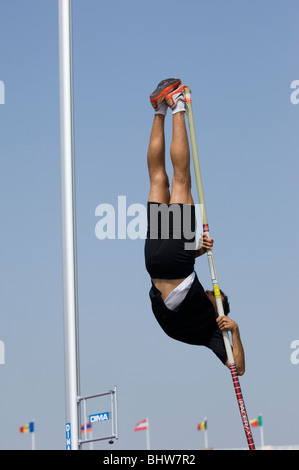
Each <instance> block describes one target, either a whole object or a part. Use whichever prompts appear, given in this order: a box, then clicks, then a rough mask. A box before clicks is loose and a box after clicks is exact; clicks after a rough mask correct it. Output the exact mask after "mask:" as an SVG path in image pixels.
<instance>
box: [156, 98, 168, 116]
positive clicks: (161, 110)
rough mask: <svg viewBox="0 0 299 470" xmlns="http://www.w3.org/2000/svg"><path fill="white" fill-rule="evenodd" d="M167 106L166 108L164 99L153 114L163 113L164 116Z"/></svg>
mask: <svg viewBox="0 0 299 470" xmlns="http://www.w3.org/2000/svg"><path fill="white" fill-rule="evenodd" d="M167 108H168V106H167V104H166V103H165V101H163V103H162V104H161V105H160V106H159V108H158V109H156V111H155V114H164V116H166V113H167Z"/></svg>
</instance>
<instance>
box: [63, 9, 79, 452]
mask: <svg viewBox="0 0 299 470" xmlns="http://www.w3.org/2000/svg"><path fill="white" fill-rule="evenodd" d="M71 7H72V2H71V0H58V28H59V84H60V134H61V136H60V140H61V143H60V147H61V209H62V250H63V294H64V348H65V398H66V448H67V449H70V450H77V449H78V438H79V405H78V396H79V352H78V326H77V323H78V322H77V316H78V315H77V305H78V302H77V267H76V221H75V181H74V179H75V178H74V128H73V127H74V126H73V70H72V8H71Z"/></svg>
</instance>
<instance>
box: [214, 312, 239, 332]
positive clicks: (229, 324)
mask: <svg viewBox="0 0 299 470" xmlns="http://www.w3.org/2000/svg"><path fill="white" fill-rule="evenodd" d="M216 321H217V323H218V326H219V330H220V331H231V332H233V331H238V329H239V327H238V325H237V323H236V322H234V321H233V320H232V319H231V318H229V317H227V316H226V315H222V316H221V317H218V318H216Z"/></svg>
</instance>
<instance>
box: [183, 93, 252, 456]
mask: <svg viewBox="0 0 299 470" xmlns="http://www.w3.org/2000/svg"><path fill="white" fill-rule="evenodd" d="M185 101H186V106H187V115H188V123H189V132H190V141H191V148H192V154H193V163H194V171H195V178H196V185H197V192H198V199H199V205H200V210H201V217H202V223H203V232H204V233H206V234H207V235H208V236H210V234H209V225H208V218H207V212H206V205H205V199H204V193H203V185H202V179H201V173H200V166H199V158H198V150H197V142H196V135H195V126H194V117H193V109H192V100H191V90H190V88H189V87H186V88H185ZM207 256H208V262H209V268H210V273H211V278H212V284H213V290H214V295H215V299H216V305H217V311H218V314H219V316H222V315H224V310H223V305H222V300H221V293H220V288H219V284H218V279H217V274H216V269H215V263H214V255H213V252H212V250H208V251H207ZM222 334H223V340H224V345H225V350H226V354H227V358H228V362H229V368H230V371H231V375H232V379H233V384H234V389H235V393H236V397H237V401H238V405H239V409H240V414H241V418H242V422H243V427H244V431H245V434H246V438H247V442H248V446H249V449H250V450H255V445H254V441H253V437H252V432H251V429H250V423H249V419H248V416H247V413H246V409H245V403H244V399H243V396H242V391H241V387H240V383H239V379H238V374H237V370H236V365H235V363H234V356H233V353H232V348H231V344H230V340H229V335H228V332H227V331H223V332H222Z"/></svg>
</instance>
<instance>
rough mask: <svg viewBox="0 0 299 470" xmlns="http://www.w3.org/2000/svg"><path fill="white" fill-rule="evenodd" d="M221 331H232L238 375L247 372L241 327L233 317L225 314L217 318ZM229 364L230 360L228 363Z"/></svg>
mask: <svg viewBox="0 0 299 470" xmlns="http://www.w3.org/2000/svg"><path fill="white" fill-rule="evenodd" d="M216 321H217V323H218V326H219V329H220V331H230V332H231V336H232V350H233V356H234V362H235V366H236V369H237V374H238V375H243V374H244V373H245V354H244V348H243V344H242V341H241V336H240V331H239V327H238V325H237V323H236V322H234V321H233V320H232V319H231V318H229V317H227V316H226V315H223V316H221V317H218V318H217V319H216ZM226 365H227V366H229V364H228V362H227V363H226Z"/></svg>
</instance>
